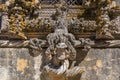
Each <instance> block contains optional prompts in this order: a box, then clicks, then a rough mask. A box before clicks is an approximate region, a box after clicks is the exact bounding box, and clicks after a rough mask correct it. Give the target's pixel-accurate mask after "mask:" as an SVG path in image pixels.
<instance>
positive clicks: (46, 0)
mask: <svg viewBox="0 0 120 80" xmlns="http://www.w3.org/2000/svg"><path fill="white" fill-rule="evenodd" d="M59 2H60V1H59V0H41V4H57V3H59ZM65 2H66V3H67V4H68V5H82V3H83V0H65Z"/></svg>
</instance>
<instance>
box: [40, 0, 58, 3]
mask: <svg viewBox="0 0 120 80" xmlns="http://www.w3.org/2000/svg"><path fill="white" fill-rule="evenodd" d="M57 3H59V0H41V4H57Z"/></svg>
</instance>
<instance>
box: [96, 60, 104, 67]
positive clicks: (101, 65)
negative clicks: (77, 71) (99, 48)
mask: <svg viewBox="0 0 120 80" xmlns="http://www.w3.org/2000/svg"><path fill="white" fill-rule="evenodd" d="M96 66H97V67H99V68H101V67H103V64H102V61H101V60H97V61H96Z"/></svg>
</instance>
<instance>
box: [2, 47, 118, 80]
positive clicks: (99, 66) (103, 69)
mask: <svg viewBox="0 0 120 80" xmlns="http://www.w3.org/2000/svg"><path fill="white" fill-rule="evenodd" d="M77 52H78V54H77V55H78V56H77V62H78V63H79V64H80V66H81V67H82V68H84V69H85V72H84V73H83V74H82V75H81V79H80V76H78V77H76V78H70V79H69V80H120V70H119V69H120V49H119V48H114V49H113V48H111V49H110V48H109V49H108V48H107V49H91V50H90V51H88V52H86V51H84V50H82V51H81V50H80V49H77ZM41 55H42V54H39V55H33V54H32V53H31V50H29V49H27V48H0V80H42V79H41V76H40V74H41V72H40V67H41V66H42V65H41V64H42V60H44V59H42V56H41ZM43 80H45V79H44V78H43ZM60 80H61V79H60Z"/></svg>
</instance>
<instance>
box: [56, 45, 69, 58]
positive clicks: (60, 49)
mask: <svg viewBox="0 0 120 80" xmlns="http://www.w3.org/2000/svg"><path fill="white" fill-rule="evenodd" d="M56 47H57V49H56V56H57V58H58V60H65V59H67V52H66V51H67V49H66V48H67V45H66V44H65V43H58V45H57V46H56Z"/></svg>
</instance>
